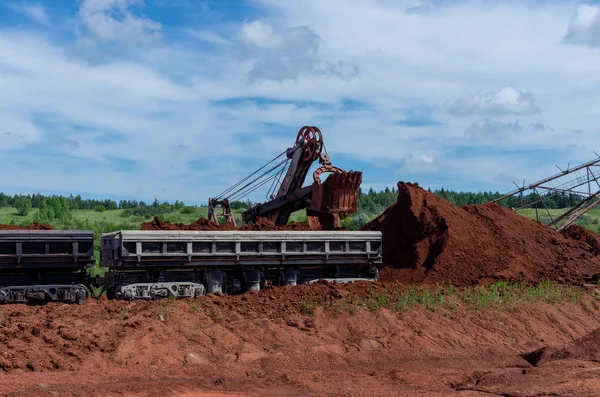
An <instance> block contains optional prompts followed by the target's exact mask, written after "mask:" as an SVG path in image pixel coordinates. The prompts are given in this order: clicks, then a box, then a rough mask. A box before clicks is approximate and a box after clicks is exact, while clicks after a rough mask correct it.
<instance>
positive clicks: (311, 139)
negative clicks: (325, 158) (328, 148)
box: [296, 126, 323, 161]
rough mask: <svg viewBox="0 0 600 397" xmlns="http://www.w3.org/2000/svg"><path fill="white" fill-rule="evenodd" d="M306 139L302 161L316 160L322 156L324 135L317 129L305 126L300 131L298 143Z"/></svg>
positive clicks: (297, 137)
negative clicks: (301, 139)
mask: <svg viewBox="0 0 600 397" xmlns="http://www.w3.org/2000/svg"><path fill="white" fill-rule="evenodd" d="M301 137H302V138H304V147H303V148H302V160H303V161H309V160H313V161H314V160H316V159H318V158H319V156H320V155H321V149H322V147H323V135H322V134H321V131H320V130H319V129H318V128H317V127H310V126H304V127H302V128H301V129H300V131H298V135H297V136H296V143H299V142H300V138H301Z"/></svg>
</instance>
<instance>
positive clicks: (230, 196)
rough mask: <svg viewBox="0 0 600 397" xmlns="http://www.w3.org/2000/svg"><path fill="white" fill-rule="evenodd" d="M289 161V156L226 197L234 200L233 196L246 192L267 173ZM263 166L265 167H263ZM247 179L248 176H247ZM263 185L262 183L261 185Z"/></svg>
mask: <svg viewBox="0 0 600 397" xmlns="http://www.w3.org/2000/svg"><path fill="white" fill-rule="evenodd" d="M287 161H288V159H287V158H285V160H282V161H280V162H279V163H277V164H276V165H275V166H273V167H271V168H270V169H269V170H268V171H266V172H264V173H262V174H261V175H259V176H258V177H256V178H254V179H253V180H251V181H250V182H248V183H247V184H245V185H244V186H242V187H241V188H239V189H238V190H236V191H234V192H233V193H231V194H229V195H228V196H227V197H226V198H227V199H228V200H229V201H232V199H231V198H232V197H234V196H238V195H240V194H241V193H245V190H246V189H247V188H248V187H249V186H251V185H252V184H253V183H255V182H256V181H258V180H259V179H261V178H263V177H264V176H265V175H268V174H269V173H271V172H272V171H273V170H276V169H277V168H279V167H281V166H282V165H283V164H285V163H286V162H287ZM271 162H273V161H270V162H269V163H271ZM261 168H264V166H263V167H261ZM255 173H256V172H254V173H253V174H252V175H254V174H255ZM246 179H247V178H246ZM261 186H262V185H261Z"/></svg>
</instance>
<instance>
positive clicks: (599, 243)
mask: <svg viewBox="0 0 600 397" xmlns="http://www.w3.org/2000/svg"><path fill="white" fill-rule="evenodd" d="M561 232H562V234H564V235H565V236H567V237H570V238H573V239H575V240H580V241H583V242H585V243H587V244H588V245H589V246H590V247H591V249H592V252H593V253H594V255H598V254H600V236H599V235H598V234H596V233H594V232H592V231H591V230H590V229H586V228H585V227H582V226H579V225H571V226H569V227H568V228H566V229H564V230H562V231H561Z"/></svg>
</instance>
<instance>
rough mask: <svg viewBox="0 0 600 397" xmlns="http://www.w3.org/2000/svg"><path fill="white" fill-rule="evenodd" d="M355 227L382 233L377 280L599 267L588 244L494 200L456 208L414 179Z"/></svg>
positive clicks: (566, 276)
mask: <svg viewBox="0 0 600 397" xmlns="http://www.w3.org/2000/svg"><path fill="white" fill-rule="evenodd" d="M362 230H379V231H381V232H382V234H383V262H384V265H385V266H387V267H389V268H388V269H384V271H382V273H381V278H382V280H390V281H391V280H398V281H403V282H416V283H419V282H423V283H438V282H452V283H453V284H455V285H473V284H478V283H479V284H489V283H493V282H496V281H500V280H507V281H521V282H539V281H541V280H554V281H559V282H576V283H579V282H583V281H584V280H586V279H588V278H592V277H593V276H594V275H595V274H598V273H600V258H598V257H596V253H597V251H596V249H595V248H594V246H593V245H590V243H589V242H587V240H586V241H579V240H580V239H573V238H570V237H568V236H566V235H563V234H561V233H559V232H557V231H554V230H551V229H550V228H548V227H545V226H543V225H541V224H539V223H537V222H535V221H533V220H530V219H527V218H525V217H523V216H521V215H519V214H518V213H516V212H514V211H511V210H509V209H507V208H504V207H502V206H500V205H498V204H485V205H471V206H465V207H458V206H456V205H453V204H452V203H450V202H449V201H447V200H444V199H442V198H440V197H438V196H436V195H434V194H432V193H429V192H427V191H426V190H424V189H421V188H420V187H419V186H418V185H417V184H410V183H402V182H399V183H398V201H397V202H396V203H395V204H394V205H392V206H391V207H389V208H388V209H387V210H386V211H385V212H384V213H383V214H382V215H381V216H379V217H378V218H376V219H374V220H373V221H371V222H370V223H368V224H367V225H365V226H364V227H363V228H362Z"/></svg>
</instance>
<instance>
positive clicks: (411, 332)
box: [0, 283, 600, 397]
mask: <svg viewBox="0 0 600 397" xmlns="http://www.w3.org/2000/svg"><path fill="white" fill-rule="evenodd" d="M394 286H398V287H400V285H399V284H394V283H392V284H387V285H386V287H387V289H388V290H389V291H392V288H394ZM381 288H383V285H381V284H380V283H375V284H370V283H356V284H349V285H332V284H328V283H318V284H315V285H302V286H296V287H291V286H289V287H280V288H273V289H270V290H264V291H260V292H252V293H247V294H244V295H237V296H217V295H209V296H206V297H203V298H200V299H194V300H180V301H155V302H144V301H134V302H132V303H127V302H124V301H106V300H105V299H101V300H98V301H96V300H90V301H88V302H87V303H86V304H84V305H63V304H48V305H45V306H24V305H7V306H2V307H0V390H1V391H2V393H0V394H2V395H5V396H24V395H38V396H46V395H47V396H57V395H58V396H82V395H102V396H109V395H110V396H115V395H123V396H157V397H158V396H161V397H164V396H171V395H188V396H211V395H212V394H210V393H209V392H219V393H236V394H237V395H242V396H272V395H277V396H366V397H369V396H377V397H380V396H398V395H419V396H480V395H481V396H484V395H489V394H488V392H487V391H485V392H484V390H486V388H489V389H490V390H495V391H499V393H498V394H500V395H505V394H502V391H503V390H508V389H510V390H512V391H513V392H512V393H511V394H506V395H514V396H526V395H527V396H528V395H557V394H556V393H555V391H556V390H557V388H560V390H561V391H562V393H561V394H558V395H578V392H581V391H584V392H585V391H586V390H588V389H589V388H591V387H593V386H594V383H593V382H595V379H597V378H598V377H597V376H595V377H590V373H589V371H590V368H595V370H596V371H598V370H600V365H599V364H598V363H597V362H593V361H589V360H585V359H581V360H579V361H577V362H576V363H575V364H569V362H566V364H565V365H561V366H560V367H558V368H554V367H552V368H550V367H548V368H546V367H544V366H538V367H535V366H533V365H531V364H530V363H528V362H527V360H525V359H524V358H523V357H522V354H523V353H524V352H530V351H532V350H534V349H539V348H542V347H544V346H548V345H552V346H554V345H564V344H566V343H569V342H571V341H573V340H575V339H577V338H581V337H583V336H585V335H586V334H588V333H589V332H591V331H593V330H594V329H595V328H597V327H598V324H597V318H598V316H599V315H600V305H599V304H598V301H596V300H595V299H594V298H593V297H592V296H591V295H590V294H587V295H584V296H583V297H582V299H581V300H580V301H578V302H577V303H571V302H570V301H569V302H568V303H562V304H554V305H548V304H541V303H537V304H532V303H525V304H524V305H523V306H522V307H515V308H513V309H510V310H508V309H502V308H489V309H481V310H469V309H468V308H466V307H465V305H455V306H454V307H447V308H445V307H444V308H438V309H436V310H435V311H429V310H425V309H422V308H419V309H412V310H408V311H406V312H396V311H392V310H389V309H383V308H380V309H377V310H368V309H366V308H363V307H360V306H354V309H352V310H351V309H349V306H344V305H349V302H351V301H353V300H355V299H356V298H357V297H364V298H375V297H377V296H381ZM582 365H584V366H586V367H585V369H586V370H587V374H586V373H585V372H584V371H582ZM536 371H540V372H536ZM544 371H545V372H544ZM577 371H579V372H577ZM536 373H543V374H544V376H543V378H540V377H539V376H537V377H536ZM523 379H527V382H523ZM565 381H567V382H572V383H570V384H567V385H566V386H565ZM596 383H598V382H596ZM515 384H519V385H520V389H518V390H515V386H514V385H515ZM597 386H600V385H597ZM477 390H482V392H481V393H480V392H478V391H477ZM596 390H599V389H596ZM184 393H186V394H184ZM553 393H554V394H553ZM589 395H592V394H589ZM215 396H216V395H215Z"/></svg>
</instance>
